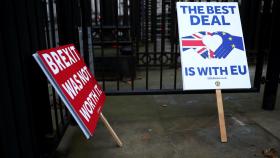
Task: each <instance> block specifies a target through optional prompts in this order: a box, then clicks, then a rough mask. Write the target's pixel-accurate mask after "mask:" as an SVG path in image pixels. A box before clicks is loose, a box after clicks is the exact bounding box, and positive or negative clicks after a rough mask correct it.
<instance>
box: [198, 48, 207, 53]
mask: <svg viewBox="0 0 280 158" xmlns="http://www.w3.org/2000/svg"><path fill="white" fill-rule="evenodd" d="M205 49H206V48H201V49H200V50H199V51H197V53H198V54H200V53H201V52H203V51H204V50H205Z"/></svg>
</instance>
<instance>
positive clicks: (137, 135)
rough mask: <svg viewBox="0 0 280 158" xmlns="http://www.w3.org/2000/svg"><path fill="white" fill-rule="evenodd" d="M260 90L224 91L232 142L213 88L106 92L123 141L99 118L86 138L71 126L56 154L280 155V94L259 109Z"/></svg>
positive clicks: (100, 157) (66, 157) (164, 157)
mask: <svg viewBox="0 0 280 158" xmlns="http://www.w3.org/2000/svg"><path fill="white" fill-rule="evenodd" d="M262 92H263V87H262V90H261V92H260V93H228V94H223V100H224V110H225V121H226V129H227V134H228V142H227V143H221V142H220V133H219V124H218V117H217V106H216V98H215V94H185V95H146V96H141V95H140V96H139V95H136V96H108V97H107V100H106V104H105V106H104V109H103V114H104V116H105V117H106V118H107V119H108V121H109V122H110V124H111V126H112V127H113V128H114V130H115V131H116V133H117V134H118V136H119V137H120V138H121V140H122V141H123V143H124V146H123V147H122V148H119V147H117V146H116V143H115V142H114V140H113V139H112V137H111V135H110V134H109V132H108V130H107V129H106V128H105V126H104V124H103V123H102V122H101V121H99V123H98V125H97V128H96V131H95V133H94V136H93V137H92V138H91V139H89V140H87V139H85V137H84V136H83V134H82V132H81V130H80V129H79V127H77V126H69V127H68V129H67V130H66V132H65V135H64V137H63V139H62V141H61V143H60V144H59V146H58V148H57V150H56V152H55V155H54V157H55V158H93V157H96V158H187V157H189V158H202V157H203V158H204V157H206V158H252V157H253V158H254V157H256V158H262V157H265V154H267V155H268V154H271V155H275V156H276V155H278V156H279V155H280V154H279V153H280V115H279V114H280V99H279V98H280V95H279V92H278V97H277V98H278V99H277V103H276V108H275V110H274V111H264V110H262V109H261V105H262V95H263V94H262Z"/></svg>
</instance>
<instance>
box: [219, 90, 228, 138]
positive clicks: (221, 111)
mask: <svg viewBox="0 0 280 158" xmlns="http://www.w3.org/2000/svg"><path fill="white" fill-rule="evenodd" d="M216 98H217V107H218V116H219V124H220V134H221V142H222V143H226V142H227V131H226V125H225V117H224V107H223V98H222V92H221V90H220V89H216Z"/></svg>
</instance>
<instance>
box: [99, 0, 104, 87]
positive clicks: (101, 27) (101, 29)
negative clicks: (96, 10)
mask: <svg viewBox="0 0 280 158" xmlns="http://www.w3.org/2000/svg"><path fill="white" fill-rule="evenodd" d="M99 2H100V1H99ZM99 4H100V29H99V34H100V46H101V57H102V58H104V42H103V20H104V19H103V18H104V17H103V7H104V6H103V2H100V3H99ZM101 70H102V72H101V76H102V89H103V90H104V91H105V90H106V85H105V76H104V75H105V74H104V70H105V68H104V67H103V66H102V68H101Z"/></svg>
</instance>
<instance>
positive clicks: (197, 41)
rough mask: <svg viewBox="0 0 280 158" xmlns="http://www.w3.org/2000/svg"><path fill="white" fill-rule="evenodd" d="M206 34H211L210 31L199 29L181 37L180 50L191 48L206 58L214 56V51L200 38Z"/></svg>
mask: <svg viewBox="0 0 280 158" xmlns="http://www.w3.org/2000/svg"><path fill="white" fill-rule="evenodd" d="M206 35H210V36H212V33H211V32H206V31H200V32H198V33H194V34H192V35H190V36H185V37H182V41H181V42H182V50H183V51H186V50H188V49H193V50H194V51H196V52H197V53H198V54H199V55H201V56H202V57H203V58H204V59H206V58H214V51H212V50H211V49H209V48H207V46H206V45H205V44H204V43H203V41H202V38H203V37H204V36H206Z"/></svg>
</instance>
